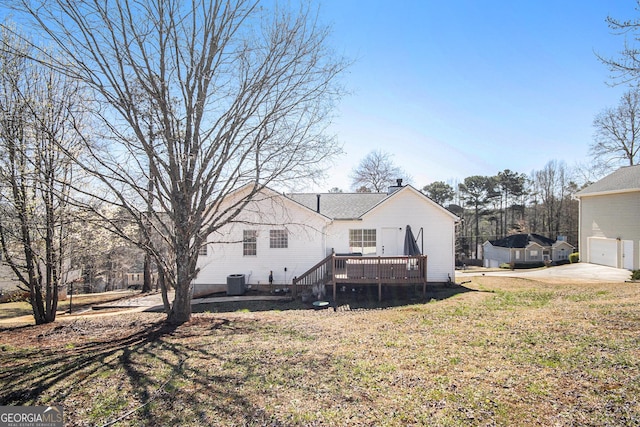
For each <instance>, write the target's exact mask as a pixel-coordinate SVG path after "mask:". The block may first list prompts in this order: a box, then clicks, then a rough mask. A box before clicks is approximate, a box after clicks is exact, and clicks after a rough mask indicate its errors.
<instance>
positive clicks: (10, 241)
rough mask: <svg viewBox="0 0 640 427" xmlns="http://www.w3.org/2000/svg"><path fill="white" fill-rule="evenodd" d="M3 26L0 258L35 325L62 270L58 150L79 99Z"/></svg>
mask: <svg viewBox="0 0 640 427" xmlns="http://www.w3.org/2000/svg"><path fill="white" fill-rule="evenodd" d="M9 28H10V26H9V25H8V24H4V27H3V28H2V32H1V34H0V70H2V72H1V73H0V253H1V254H2V259H3V262H5V263H6V264H8V266H9V267H10V268H11V269H12V270H13V272H14V273H15V275H16V276H17V278H18V281H19V283H20V284H21V286H20V287H21V289H23V290H26V291H28V292H29V300H30V303H31V307H32V309H33V316H34V319H35V322H36V324H42V323H48V322H53V321H54V320H55V317H56V311H57V305H58V290H59V287H60V285H61V284H63V283H64V279H65V275H66V269H67V268H68V259H69V258H68V255H69V254H68V251H67V235H68V231H67V230H68V221H69V218H68V215H67V214H68V208H69V204H68V202H69V190H70V185H69V184H70V181H71V174H72V164H71V163H70V162H69V161H68V158H67V157H66V156H65V155H64V154H63V152H62V150H61V149H60V148H63V149H64V150H65V151H67V152H76V149H77V147H78V139H77V138H76V137H75V132H74V131H73V128H72V127H71V123H72V120H71V116H72V114H73V113H74V111H75V109H76V108H77V107H78V105H79V104H80V103H81V98H80V92H79V87H78V84H77V82H75V81H73V80H71V79H69V78H65V77H64V76H61V75H60V74H58V73H56V72H55V71H53V70H51V69H49V68H47V67H43V66H42V65H39V64H37V63H35V62H32V61H29V60H27V57H29V56H32V53H33V52H31V51H30V48H29V46H28V43H26V42H25V40H24V38H22V37H20V36H18V35H17V33H16V32H15V30H12V31H9ZM77 119H78V117H77V116H76V117H75V118H74V120H77ZM77 123H80V122H77Z"/></svg>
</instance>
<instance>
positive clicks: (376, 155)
mask: <svg viewBox="0 0 640 427" xmlns="http://www.w3.org/2000/svg"><path fill="white" fill-rule="evenodd" d="M391 157H392V155H391V154H389V153H386V152H384V151H381V150H375V151H372V152H370V153H369V154H367V155H366V156H365V157H364V158H363V159H362V160H361V161H360V164H359V165H358V166H357V167H356V168H354V169H353V171H352V172H351V187H352V188H353V189H354V190H356V191H358V192H359V193H363V192H371V191H373V192H381V191H384V190H386V189H387V187H389V186H391V185H395V183H396V179H400V178H403V179H405V180H406V181H408V180H409V177H408V176H407V174H406V172H405V171H403V170H402V168H400V167H398V166H396V165H395V164H393V161H392V160H391Z"/></svg>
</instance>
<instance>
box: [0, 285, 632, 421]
mask: <svg viewBox="0 0 640 427" xmlns="http://www.w3.org/2000/svg"><path fill="white" fill-rule="evenodd" d="M465 287H466V288H468V290H469V291H468V292H460V293H457V294H455V293H454V295H452V296H450V297H448V298H445V299H437V298H434V299H431V300H430V301H428V302H416V301H407V302H406V303H405V304H396V305H395V306H392V307H387V308H384V309H356V308H355V307H357V304H356V303H349V305H348V306H347V305H343V306H341V307H339V309H338V310H337V311H336V312H334V311H333V310H320V311H314V310H310V309H305V310H301V309H291V308H294V307H297V305H294V306H291V305H287V303H278V304H276V303H273V304H274V305H273V306H272V307H274V308H275V309H273V310H266V309H264V307H262V309H261V310H260V311H257V310H256V311H251V310H252V309H253V308H250V309H243V310H238V311H232V312H229V311H227V312H224V310H218V309H217V308H214V307H209V308H207V309H208V310H210V312H204V313H197V314H194V315H193V317H192V321H191V322H190V323H188V324H185V325H181V326H179V327H169V326H167V325H164V324H163V319H164V315H162V314H159V313H134V314H123V315H119V316H109V317H106V316H105V317H91V318H85V319H83V318H78V319H76V320H74V321H65V322H58V323H56V324H53V325H42V326H28V327H15V328H4V329H2V330H0V343H1V344H0V390H2V391H1V392H0V405H47V404H61V405H63V406H64V411H65V421H66V424H65V425H71V426H74V425H105V424H107V423H111V422H115V423H114V424H115V425H118V426H129V425H131V426H134V425H135V426H138V425H148V426H177V425H181V426H187V425H192V426H203V425H216V426H236V425H247V426H263V425H265V426H296V425H300V426H307V425H322V426H347V425H349V426H406V425H434V426H449V425H451V426H467V425H478V426H487V425H504V426H514V425H515V426H531V425H542V426H553V425H558V426H574V425H580V426H585V425H586V426H589V425H591V426H602V425H616V426H619V425H640V284H631V283H615V284H578V283H575V284H570V283H562V284H554V283H546V282H540V281H532V280H525V279H510V278H504V277H488V276H486V277H474V278H473V280H472V282H471V283H467V284H465ZM460 290H465V289H460ZM428 299H429V298H428ZM345 302H348V301H345ZM213 311H217V312H213Z"/></svg>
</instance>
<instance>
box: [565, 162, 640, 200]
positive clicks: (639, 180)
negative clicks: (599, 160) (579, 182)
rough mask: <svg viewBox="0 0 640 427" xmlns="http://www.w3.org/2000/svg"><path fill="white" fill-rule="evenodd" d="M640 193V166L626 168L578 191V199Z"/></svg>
mask: <svg viewBox="0 0 640 427" xmlns="http://www.w3.org/2000/svg"><path fill="white" fill-rule="evenodd" d="M629 191H640V165H635V166H624V167H621V168H620V169H618V170H617V171H615V172H613V173H611V174H609V175H607V176H605V177H604V178H602V179H601V180H599V181H596V182H594V183H593V184H591V185H589V186H588V187H586V188H584V189H582V190H580V191H578V192H577V193H576V197H578V198H579V197H582V196H593V195H598V194H610V193H625V192H629Z"/></svg>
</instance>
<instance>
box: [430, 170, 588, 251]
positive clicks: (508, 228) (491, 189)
mask: <svg viewBox="0 0 640 427" xmlns="http://www.w3.org/2000/svg"><path fill="white" fill-rule="evenodd" d="M579 189H580V187H579V185H578V184H577V183H576V179H575V177H574V175H573V173H572V171H571V170H570V169H569V168H568V167H567V166H566V164H565V163H564V162H560V161H555V160H552V161H550V162H548V163H547V164H546V165H545V166H544V168H543V169H541V170H539V171H533V172H531V173H530V174H529V175H526V174H524V173H518V172H513V171H511V170H509V169H505V170H504V171H501V172H498V173H497V174H496V175H494V176H470V177H467V178H464V180H462V182H459V183H451V184H449V183H445V182H443V181H436V182H433V183H431V184H429V185H426V186H424V187H423V189H422V190H423V192H424V193H425V194H427V195H428V196H429V197H430V198H431V199H432V200H434V201H435V202H436V203H439V204H441V205H442V206H444V207H446V208H447V209H449V210H450V211H451V212H452V213H454V214H456V215H457V216H458V217H460V218H461V220H462V221H461V223H460V224H459V226H458V230H457V253H458V254H459V255H462V256H466V257H470V258H473V257H476V256H478V255H479V253H478V251H477V248H478V247H479V246H480V245H482V243H484V242H485V241H487V240H494V239H499V238H502V237H505V236H508V235H510V234H514V233H537V234H542V235H545V236H548V237H550V238H556V237H558V236H565V237H566V238H567V241H568V242H569V243H571V244H572V245H574V246H577V239H578V202H577V200H574V199H573V195H574V194H575V193H576V192H577V191H578V190H579Z"/></svg>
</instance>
